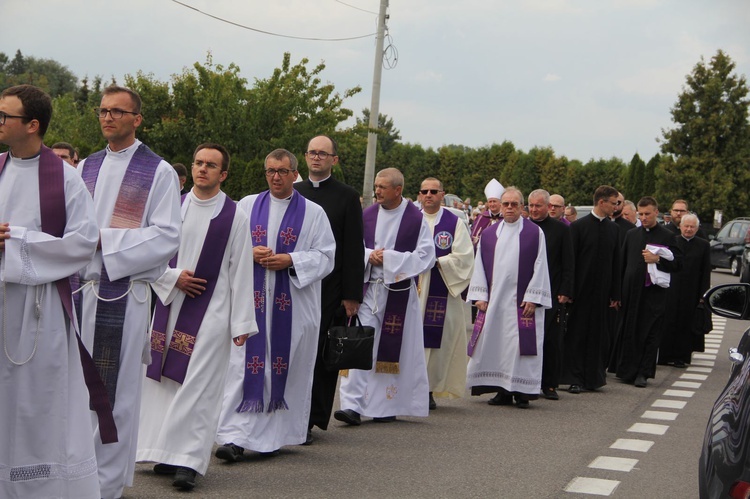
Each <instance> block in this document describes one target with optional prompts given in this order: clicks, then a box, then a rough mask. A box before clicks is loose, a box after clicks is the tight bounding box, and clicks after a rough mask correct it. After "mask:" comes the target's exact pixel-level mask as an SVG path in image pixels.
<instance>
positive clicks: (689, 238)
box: [680, 234, 695, 241]
mask: <svg viewBox="0 0 750 499" xmlns="http://www.w3.org/2000/svg"><path fill="white" fill-rule="evenodd" d="M680 235H681V236H682V238H683V239H684V240H685V241H692V240H693V239H695V236H693V237H685V236H683V235H682V234H680Z"/></svg>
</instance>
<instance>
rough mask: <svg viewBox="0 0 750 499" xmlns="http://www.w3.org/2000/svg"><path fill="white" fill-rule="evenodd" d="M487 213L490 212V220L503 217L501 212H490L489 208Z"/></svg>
mask: <svg viewBox="0 0 750 499" xmlns="http://www.w3.org/2000/svg"><path fill="white" fill-rule="evenodd" d="M487 213H489V214H490V218H491V219H492V220H500V219H501V218H503V214H502V213H492V212H491V211H489V210H487Z"/></svg>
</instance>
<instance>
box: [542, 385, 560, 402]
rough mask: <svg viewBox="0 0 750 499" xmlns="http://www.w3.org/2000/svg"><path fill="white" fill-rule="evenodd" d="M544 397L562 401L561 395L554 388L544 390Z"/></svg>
mask: <svg viewBox="0 0 750 499" xmlns="http://www.w3.org/2000/svg"><path fill="white" fill-rule="evenodd" d="M542 395H543V396H544V398H546V399H547V400H560V395H558V394H557V390H555V389H554V388H552V387H548V388H542Z"/></svg>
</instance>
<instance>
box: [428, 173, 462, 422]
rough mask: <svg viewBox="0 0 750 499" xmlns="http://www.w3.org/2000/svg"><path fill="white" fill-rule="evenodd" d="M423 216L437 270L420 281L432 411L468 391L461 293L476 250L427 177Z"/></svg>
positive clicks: (439, 188) (440, 189) (435, 181)
mask: <svg viewBox="0 0 750 499" xmlns="http://www.w3.org/2000/svg"><path fill="white" fill-rule="evenodd" d="M419 194H420V195H421V198H422V214H423V215H424V218H425V220H427V223H428V224H429V226H430V230H431V231H432V241H433V243H434V245H435V265H434V266H433V267H432V268H431V269H429V270H427V271H426V272H422V274H421V275H420V276H419V286H418V288H417V289H418V291H419V302H420V305H421V307H422V317H423V323H424V346H425V357H426V361H427V377H428V379H429V382H430V406H429V407H430V409H431V410H434V409H436V408H437V403H436V402H435V397H438V398H449V399H451V398H460V397H463V394H464V392H465V390H466V323H467V319H466V316H467V313H468V310H467V308H466V307H467V305H466V302H465V301H464V300H463V299H462V298H461V293H463V292H464V290H465V289H466V288H467V286H468V285H469V280H470V279H471V273H472V270H473V269H474V246H473V245H472V244H471V237H470V236H469V230H468V228H467V227H466V224H465V223H464V222H463V221H462V220H461V219H460V218H459V217H458V216H457V215H456V214H455V213H453V212H451V211H450V210H449V209H447V208H446V207H445V206H442V203H443V197H445V191H444V190H443V183H442V182H440V180H438V179H436V178H433V177H429V178H426V179H424V180H423V181H422V186H421V189H420V191H419Z"/></svg>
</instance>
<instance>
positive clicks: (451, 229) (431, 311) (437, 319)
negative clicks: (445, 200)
mask: <svg viewBox="0 0 750 499" xmlns="http://www.w3.org/2000/svg"><path fill="white" fill-rule="evenodd" d="M456 222H458V217H457V216H456V215H454V214H453V213H451V212H450V211H448V210H446V209H443V211H442V215H441V216H440V221H439V222H438V223H437V224H436V225H435V228H434V230H433V234H434V235H433V238H432V239H433V242H434V243H435V261H436V263H435V266H434V267H432V270H431V271H430V289H429V290H428V292H427V303H426V304H425V310H424V347H425V348H440V344H441V343H442V341H443V326H444V325H445V314H446V311H447V307H448V288H447V287H446V285H445V281H443V276H442V275H440V269H439V268H438V267H437V258H439V257H441V256H445V255H450V254H451V249H452V248H453V239H454V238H455V232H456Z"/></svg>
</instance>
